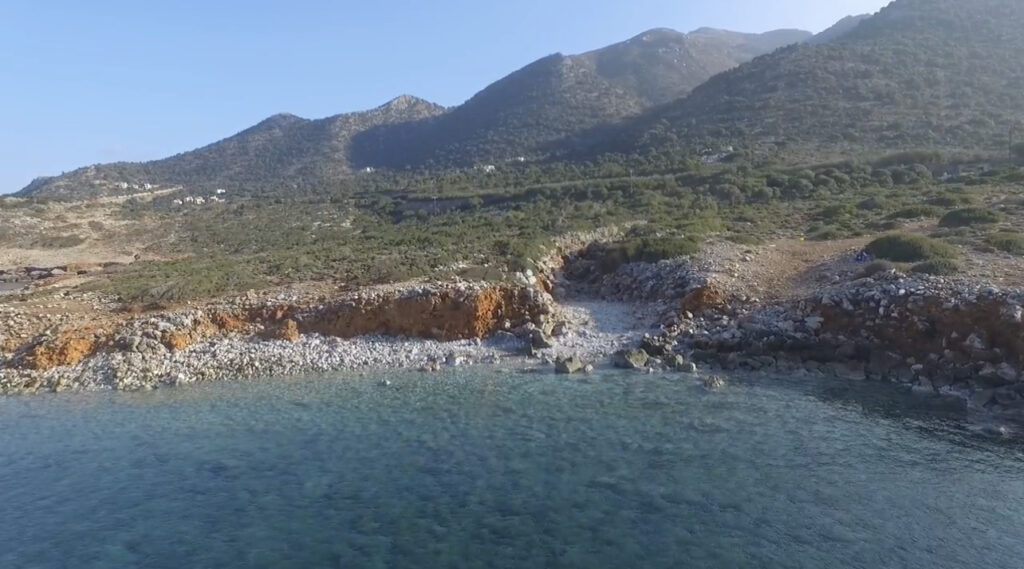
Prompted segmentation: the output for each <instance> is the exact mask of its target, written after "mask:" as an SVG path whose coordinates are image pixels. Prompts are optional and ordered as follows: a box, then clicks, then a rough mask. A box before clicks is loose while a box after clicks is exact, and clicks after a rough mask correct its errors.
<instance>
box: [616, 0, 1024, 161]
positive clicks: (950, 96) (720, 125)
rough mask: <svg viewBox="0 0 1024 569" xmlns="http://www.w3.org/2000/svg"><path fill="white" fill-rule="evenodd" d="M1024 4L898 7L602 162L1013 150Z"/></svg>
mask: <svg viewBox="0 0 1024 569" xmlns="http://www.w3.org/2000/svg"><path fill="white" fill-rule="evenodd" d="M1022 21H1024V3H1022V2H1019V1H1018V0H972V1H971V2H961V1H959V0H896V1H895V2H893V3H892V4H891V5H890V6H889V7H887V8H884V9H883V10H882V11H881V12H879V13H878V14H877V15H875V16H872V17H871V18H868V19H865V20H863V21H861V22H860V23H859V24H858V25H857V26H856V27H854V28H853V29H851V30H849V31H847V32H846V33H845V34H842V35H840V36H839V37H837V38H835V39H834V40H832V41H830V42H828V43H825V44H820V45H808V44H802V45H797V46H791V47H788V48H785V49H782V50H779V51H777V52H775V53H773V54H770V55H767V56H765V57H760V58H757V59H755V60H753V61H752V62H750V63H747V64H744V65H741V66H740V67H738V68H736V69H734V70H732V71H729V72H726V73H723V74H721V75H718V76H716V77H714V78H713V79H711V80H710V81H708V82H707V83H705V84H704V85H702V86H700V87H699V88H697V89H696V90H694V92H693V93H692V94H691V95H689V96H688V97H686V98H685V99H682V100H680V101H677V102H675V103H672V104H670V105H668V106H665V107H663V108H660V109H658V110H656V111H654V112H651V113H649V114H647V115H645V116H643V117H641V118H639V119H637V120H635V121H633V122H632V123H631V124H630V125H627V126H626V127H624V128H623V129H622V130H619V131H617V132H614V133H612V135H610V136H609V137H608V138H606V140H605V141H604V143H603V144H600V145H599V146H600V148H601V150H616V151H623V152H633V151H636V150H637V149H638V148H639V149H641V150H644V149H647V150H651V149H654V150H662V151H665V150H671V149H676V148H685V149H689V150H693V149H697V148H700V147H703V146H706V145H712V144H716V143H718V144H723V143H727V144H736V143H741V144H744V145H752V144H756V143H766V142H771V143H784V144H787V145H790V146H794V145H795V146H799V147H801V148H803V149H805V150H810V151H814V152H820V151H821V150H823V149H833V150H840V151H843V150H858V149H864V148H875V149H879V148H892V149H897V148H907V147H929V148H955V149H971V150H993V149H1000V148H1003V149H1004V148H1005V145H1006V135H1007V132H1006V130H1007V125H1008V124H1009V123H1010V122H1011V121H1014V120H1016V117H1018V116H1020V115H1021V114H1022V113H1024V60H1022V59H1021V58H1020V54H1021V53H1024V35H1021V34H1020V33H1019V30H1018V29H1017V25H1018V23H1019V22H1022Z"/></svg>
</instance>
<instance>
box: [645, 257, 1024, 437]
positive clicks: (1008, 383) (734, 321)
mask: <svg viewBox="0 0 1024 569" xmlns="http://www.w3.org/2000/svg"><path fill="white" fill-rule="evenodd" d="M1022 305H1024V291H1020V290H1007V289H1000V288H997V287H992V286H987V285H983V284H980V283H977V282H973V281H968V280H959V279H944V278H940V277H927V276H915V277H906V276H904V275H901V274H899V273H896V272H889V273H884V274H879V275H875V276H874V277H871V278H866V279H861V280H857V281H854V282H852V283H845V284H839V285H835V286H832V287H828V288H826V289H823V290H821V291H819V292H817V293H815V294H814V295H813V296H811V297H809V298H805V299H803V300H800V301H793V302H785V303H779V304H771V305H739V304H735V303H733V304H730V305H727V306H726V307H725V308H724V309H722V310H720V311H715V312H712V313H708V314H703V315H701V314H697V315H692V314H691V315H690V316H692V318H691V319H686V320H685V321H684V322H683V323H682V325H680V326H679V327H677V328H676V329H673V330H671V331H670V332H669V333H668V334H667V335H666V337H665V338H662V339H661V340H660V342H661V343H662V344H664V343H665V342H666V339H668V340H669V341H672V342H673V343H675V344H676V346H675V348H674V350H675V351H678V352H682V353H688V354H690V356H691V358H692V359H694V360H697V361H701V362H707V363H710V364H713V365H716V366H720V367H723V368H726V369H737V368H738V369H749V370H763V369H771V368H784V369H790V368H793V367H794V366H795V367H800V368H803V369H807V370H811V371H816V372H822V373H827V374H831V375H836V376H839V377H843V378H848V379H860V380H874V381H887V382H897V383H903V384H907V385H910V386H914V387H916V388H918V389H919V390H921V391H922V392H934V393H937V394H943V393H945V394H950V395H957V396H959V397H962V398H964V399H965V400H969V401H970V402H971V403H972V405H973V406H974V407H977V408H979V409H985V410H991V411H995V412H999V413H1003V414H1006V413H1009V414H1015V415H1019V416H1020V417H1021V418H1022V419H1024V382H1022V379H1024V378H1022V376H1021V373H1020V370H1021V366H1022V364H1024V309H1022Z"/></svg>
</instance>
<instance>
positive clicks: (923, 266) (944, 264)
mask: <svg viewBox="0 0 1024 569" xmlns="http://www.w3.org/2000/svg"><path fill="white" fill-rule="evenodd" d="M962 270H963V269H962V267H961V266H960V263H957V262H956V261H953V260H950V259H935V260H932V261H925V262H924V263H918V264H916V265H914V266H913V267H912V268H911V269H910V271H911V272H912V273H917V274H919V275H934V276H948V275H955V274H957V273H959V272H961V271H962Z"/></svg>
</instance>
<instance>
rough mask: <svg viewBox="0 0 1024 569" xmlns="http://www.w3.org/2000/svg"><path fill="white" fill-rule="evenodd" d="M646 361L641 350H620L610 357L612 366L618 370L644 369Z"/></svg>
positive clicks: (645, 356)
mask: <svg viewBox="0 0 1024 569" xmlns="http://www.w3.org/2000/svg"><path fill="white" fill-rule="evenodd" d="M648 359H650V357H649V356H648V355H647V352H645V351H643V350H620V351H618V352H615V355H613V356H612V365H614V366H615V367H617V368H619V369H644V368H645V367H647V360H648Z"/></svg>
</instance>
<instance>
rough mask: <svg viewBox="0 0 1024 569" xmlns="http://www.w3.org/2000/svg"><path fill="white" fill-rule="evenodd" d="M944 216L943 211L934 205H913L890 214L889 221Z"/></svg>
mask: <svg viewBox="0 0 1024 569" xmlns="http://www.w3.org/2000/svg"><path fill="white" fill-rule="evenodd" d="M940 215H942V209H941V208H938V207H936V206H933V205H923V204H922V205H912V206H908V207H905V208H903V209H901V210H898V211H894V212H893V213H891V214H889V216H888V218H889V219H921V218H934V217H939V216H940Z"/></svg>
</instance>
